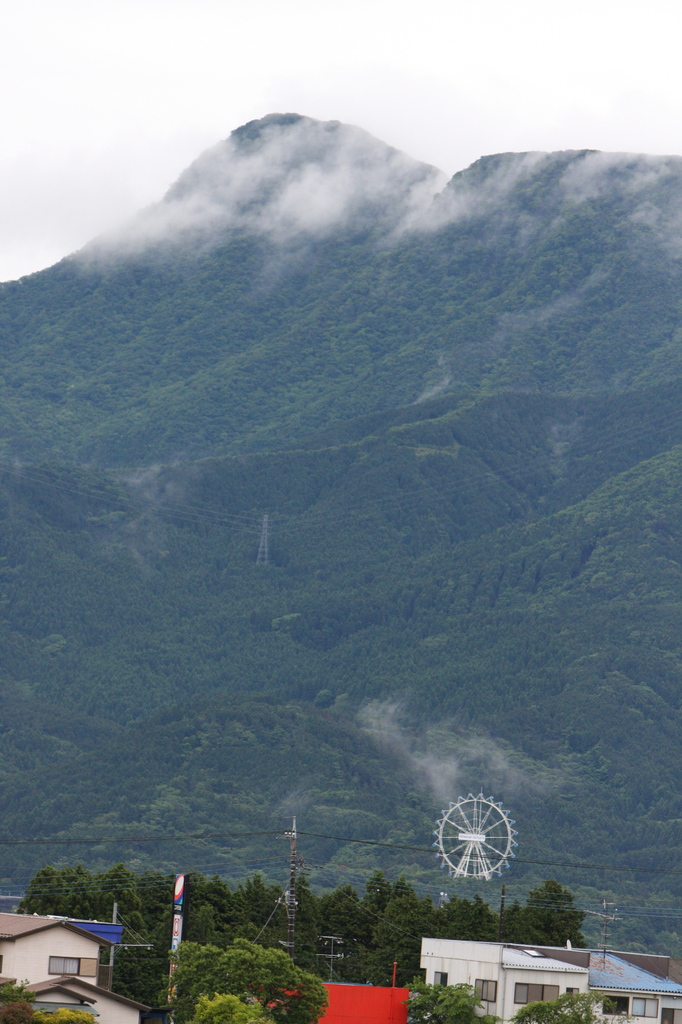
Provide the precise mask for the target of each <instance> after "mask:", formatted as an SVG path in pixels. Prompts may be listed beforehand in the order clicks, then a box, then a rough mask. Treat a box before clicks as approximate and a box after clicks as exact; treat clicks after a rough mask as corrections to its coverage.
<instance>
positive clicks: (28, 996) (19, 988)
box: [0, 981, 36, 1006]
mask: <svg viewBox="0 0 682 1024" xmlns="http://www.w3.org/2000/svg"><path fill="white" fill-rule="evenodd" d="M35 997H36V994H35V992H33V990H32V989H30V988H29V987H28V982H25V981H20V982H19V983H18V984H15V983H14V982H12V981H6V982H5V983H4V985H0V1005H2V1006H7V1004H8V1003H17V1002H24V1003H32V1002H33V1000H34V999H35Z"/></svg>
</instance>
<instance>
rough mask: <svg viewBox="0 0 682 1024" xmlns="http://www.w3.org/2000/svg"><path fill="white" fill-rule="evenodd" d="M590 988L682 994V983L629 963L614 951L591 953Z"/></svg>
mask: <svg viewBox="0 0 682 1024" xmlns="http://www.w3.org/2000/svg"><path fill="white" fill-rule="evenodd" d="M590 988H596V989H614V990H616V991H631V992H632V991H634V992H670V993H672V994H673V995H682V985H678V984H677V982H676V981H670V979H669V978H661V977H659V976H658V975H656V974H650V973H649V971H645V970H643V969H642V968H641V967H636V966H635V964H629V963H628V962H627V960H621V958H620V957H619V956H614V955H613V953H606V955H604V954H603V953H599V952H593V953H591V954H590Z"/></svg>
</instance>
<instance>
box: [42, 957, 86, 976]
mask: <svg viewBox="0 0 682 1024" xmlns="http://www.w3.org/2000/svg"><path fill="white" fill-rule="evenodd" d="M80 969H81V962H80V958H79V957H76V956H51V957H50V966H49V967H48V973H49V974H80Z"/></svg>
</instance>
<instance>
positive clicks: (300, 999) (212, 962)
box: [173, 939, 327, 1024]
mask: <svg viewBox="0 0 682 1024" xmlns="http://www.w3.org/2000/svg"><path fill="white" fill-rule="evenodd" d="M174 959H175V961H176V965H177V966H176V968H175V972H174V974H173V984H174V987H175V990H176V1000H175V1006H176V1017H177V1019H178V1020H179V1021H180V1022H181V1024H182V1022H183V1021H188V1020H191V1019H192V1017H193V1015H194V1011H195V1007H196V1005H197V1003H198V1001H199V999H200V997H201V996H206V995H207V996H214V995H223V994H228V995H234V996H237V997H238V998H239V999H241V1000H242V1001H244V1002H250V1001H252V1000H256V1001H257V1002H258V1003H260V1005H261V1007H263V1009H264V1010H266V1011H267V1013H268V1015H269V1016H271V1017H272V1019H273V1021H275V1024H284V1022H285V1021H286V1022H287V1024H314V1022H316V1021H317V1019H318V1017H319V1016H320V1014H321V1012H322V1010H323V1009H324V1007H325V1006H326V1005H327V993H326V991H325V988H324V985H323V984H322V982H321V981H320V979H319V978H318V977H316V976H315V975H314V974H311V973H310V972H309V971H304V970H302V969H301V968H300V967H297V966H296V964H294V962H293V961H292V960H291V958H290V957H289V956H287V954H286V953H285V952H284V951H283V950H279V949H263V947H262V946H256V945H254V943H252V942H249V941H248V940H247V939H236V940H235V941H234V943H233V945H231V946H228V947H227V949H219V948H218V947H217V946H199V945H197V944H196V943H194V942H183V943H181V944H180V946H179V947H178V950H177V951H176V953H175V954H174Z"/></svg>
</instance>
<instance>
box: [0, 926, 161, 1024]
mask: <svg viewBox="0 0 682 1024" xmlns="http://www.w3.org/2000/svg"><path fill="white" fill-rule="evenodd" d="M89 923H90V922H86V921H81V922H79V923H78V924H76V923H74V922H73V921H69V920H68V919H66V918H60V917H40V916H39V915H38V914H32V915H29V914H1V913H0V982H3V981H19V982H26V983H27V984H28V986H29V988H31V990H32V991H33V992H35V994H36V1000H35V1004H34V1005H35V1006H36V1008H37V1009H43V1010H44V1009H58V1008H59V1007H60V1006H64V1005H68V1006H73V1005H74V1004H75V1005H77V1006H78V1008H79V1009H81V1010H86V1011H88V1012H89V1013H92V1014H93V1016H95V1017H99V1018H100V1020H101V1024H140V1013H141V1012H146V1011H147V1010H148V1009H149V1007H147V1006H144V1005H142V1004H141V1003H136V1002H134V1001H133V1000H131V999H126V998H125V997H124V996H119V995H116V994H115V993H114V992H110V991H109V990H108V989H107V988H106V987H104V986H103V985H101V984H99V982H100V980H101V978H100V951H101V950H102V949H108V948H110V947H111V946H112V945H113V943H112V942H111V940H110V939H108V938H105V937H104V936H103V935H102V934H96V933H95V931H89V930H88V928H87V926H88V924H89ZM91 923H92V926H93V928H95V927H96V926H97V925H98V922H91ZM99 931H100V932H101V931H102V929H101V928H100V929H99ZM105 972H106V969H105ZM105 972H103V973H105Z"/></svg>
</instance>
